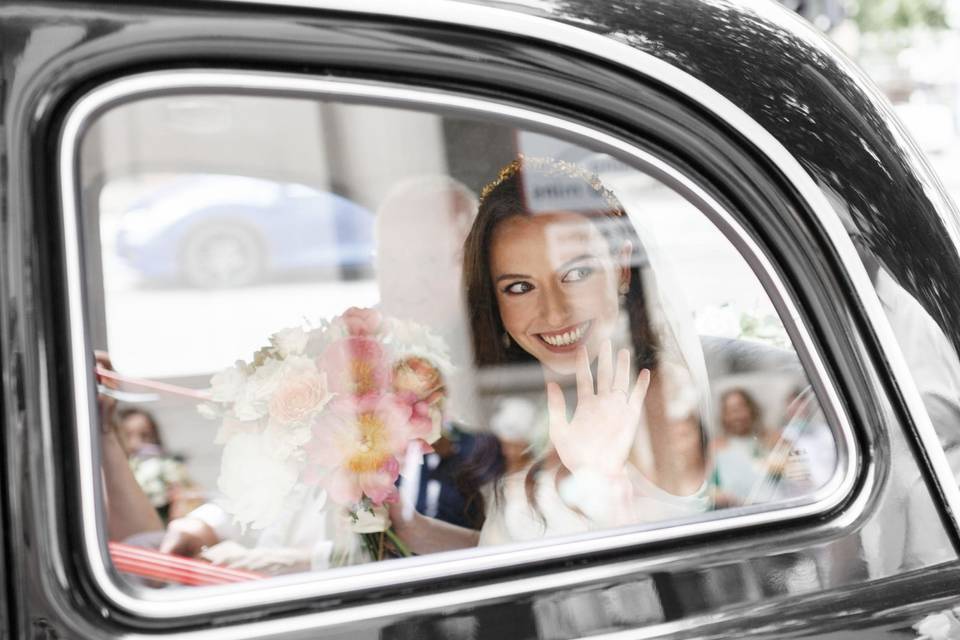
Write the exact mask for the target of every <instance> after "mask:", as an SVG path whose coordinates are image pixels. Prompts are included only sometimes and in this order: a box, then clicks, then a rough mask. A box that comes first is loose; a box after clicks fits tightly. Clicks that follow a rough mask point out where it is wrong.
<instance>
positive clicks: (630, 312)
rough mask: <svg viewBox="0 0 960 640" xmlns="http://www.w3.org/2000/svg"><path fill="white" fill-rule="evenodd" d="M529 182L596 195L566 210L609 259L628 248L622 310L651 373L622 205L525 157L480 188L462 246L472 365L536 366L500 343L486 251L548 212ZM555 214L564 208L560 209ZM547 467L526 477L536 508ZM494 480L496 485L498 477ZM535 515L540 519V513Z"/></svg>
mask: <svg viewBox="0 0 960 640" xmlns="http://www.w3.org/2000/svg"><path fill="white" fill-rule="evenodd" d="M531 178H533V179H534V180H538V179H539V180H543V179H547V180H548V181H549V182H550V185H551V187H552V188H554V189H555V190H556V191H557V192H575V193H577V192H579V193H583V192H584V191H586V192H587V193H588V194H589V195H592V196H597V197H593V198H587V199H586V200H583V199H578V201H579V202H583V201H585V202H586V203H588V205H591V206H587V207H575V208H571V209H570V210H572V211H573V212H574V213H578V214H580V215H583V216H584V217H586V218H587V219H588V220H590V221H591V222H592V223H593V224H594V225H596V227H597V229H598V230H599V231H600V233H601V235H603V237H604V239H605V240H606V242H607V244H608V246H609V248H610V253H611V255H616V254H617V253H618V252H619V251H620V250H621V249H622V248H623V246H624V245H625V244H626V243H627V242H630V244H631V245H632V247H633V256H634V259H633V260H632V261H631V262H632V264H631V265H630V282H629V288H628V290H627V292H626V294H625V295H624V308H625V311H626V313H627V317H628V319H629V325H630V335H631V338H632V340H631V342H632V343H633V352H634V353H633V355H634V358H635V360H634V362H635V363H636V367H637V369H638V370H639V369H650V370H651V372H653V371H654V370H655V367H656V364H657V360H658V352H659V345H658V342H657V340H656V337H655V333H654V331H653V328H652V326H651V324H650V318H649V315H648V313H647V305H646V300H645V297H644V289H643V280H642V279H641V277H640V269H639V268H638V266H637V264H638V263H641V262H643V261H644V256H645V252H644V250H643V245H642V244H641V242H640V238H639V237H638V236H637V232H636V229H634V227H633V225H632V224H631V222H630V220H629V219H628V218H627V216H626V212H625V211H624V209H623V206H622V205H621V204H620V202H619V201H618V200H617V199H616V197H615V196H613V194H612V193H610V192H609V191H608V190H606V188H604V187H603V186H602V184H600V182H599V179H597V178H596V176H590V174H588V173H587V172H586V171H585V170H583V169H582V168H579V167H576V165H571V164H569V163H565V162H560V161H553V160H547V159H537V162H529V161H527V159H524V158H520V159H518V160H516V161H514V162H512V163H511V164H509V165H507V166H506V167H504V169H503V170H502V171H501V172H500V175H499V176H498V178H497V179H496V180H495V181H494V182H492V183H490V185H488V186H487V188H485V189H484V191H483V194H482V197H481V201H480V206H479V210H478V212H477V217H476V218H475V219H474V221H473V226H472V227H471V229H470V233H469V234H468V235H467V239H466V241H465V242H464V251H463V284H464V289H465V290H466V302H467V310H468V314H469V317H470V328H471V336H472V346H473V353H474V360H475V363H476V366H477V367H478V368H480V367H488V366H496V365H503V364H510V363H519V362H533V361H535V359H534V357H533V356H531V355H530V354H529V353H527V352H526V351H524V350H523V349H522V348H521V347H520V346H518V345H517V344H516V343H514V342H513V341H510V342H509V346H507V345H505V344H504V340H503V335H504V333H505V329H504V326H503V321H502V320H501V318H500V311H499V308H498V304H497V296H496V291H495V288H494V284H493V277H492V274H491V272H490V246H491V243H492V241H493V234H494V231H495V230H496V228H497V226H498V225H499V224H500V223H502V222H504V221H505V220H508V219H510V218H513V217H516V216H532V215H536V214H538V213H545V212H546V211H541V210H539V209H535V208H534V207H531V206H530V202H529V201H528V198H527V197H526V193H525V184H524V181H525V180H527V181H530V179H531ZM526 186H529V185H526ZM558 210H564V211H565V210H567V209H565V208H563V207H558ZM638 257H639V258H638ZM545 462H546V461H545V460H541V461H538V462H536V463H534V465H533V466H532V467H531V468H530V471H529V473H528V474H527V477H526V483H525V484H526V494H527V499H528V501H529V502H530V504H531V505H532V506H533V507H534V508H535V509H536V499H535V482H534V480H535V476H536V474H537V473H538V472H539V471H540V470H541V469H542V468H543V466H544V464H545ZM501 473H502V472H501ZM477 479H478V480H480V478H477ZM486 479H488V478H486ZM496 480H499V477H497V478H496ZM495 489H496V490H495V492H494V496H499V495H500V490H499V487H495ZM537 513H538V515H539V511H538V512H537ZM541 520H542V516H541Z"/></svg>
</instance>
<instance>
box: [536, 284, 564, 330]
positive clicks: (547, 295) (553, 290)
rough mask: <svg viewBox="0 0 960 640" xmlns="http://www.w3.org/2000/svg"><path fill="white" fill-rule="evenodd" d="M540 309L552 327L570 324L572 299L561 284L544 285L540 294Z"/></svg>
mask: <svg viewBox="0 0 960 640" xmlns="http://www.w3.org/2000/svg"><path fill="white" fill-rule="evenodd" d="M540 310H541V312H542V314H543V318H544V320H546V321H547V324H548V325H549V326H551V327H554V328H557V329H559V328H561V327H565V326H566V325H567V324H569V322H568V320H569V318H570V301H569V300H568V299H567V295H566V294H565V293H564V292H563V290H562V289H561V288H560V287H559V286H556V285H552V286H547V287H544V289H543V295H541V296H540Z"/></svg>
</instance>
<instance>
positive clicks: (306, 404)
mask: <svg viewBox="0 0 960 640" xmlns="http://www.w3.org/2000/svg"><path fill="white" fill-rule="evenodd" d="M329 399H330V393H329V392H328V391H327V377H326V375H325V374H322V373H317V372H316V371H302V372H298V373H295V374H293V375H290V376H288V377H287V378H285V379H283V380H282V381H281V382H280V385H279V386H278V387H277V390H276V391H274V393H273V396H272V397H271V398H270V422H271V423H272V424H276V425H288V424H303V423H304V422H305V421H307V420H308V419H309V418H311V417H312V416H313V415H314V414H315V413H317V412H318V411H320V410H322V409H323V407H324V405H326V403H327V401H328V400H329Z"/></svg>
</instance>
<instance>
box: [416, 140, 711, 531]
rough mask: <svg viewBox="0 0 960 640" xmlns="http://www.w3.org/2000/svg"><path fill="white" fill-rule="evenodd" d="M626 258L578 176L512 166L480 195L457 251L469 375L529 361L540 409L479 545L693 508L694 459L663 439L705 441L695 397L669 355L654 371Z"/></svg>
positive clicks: (647, 323) (647, 328)
mask: <svg viewBox="0 0 960 640" xmlns="http://www.w3.org/2000/svg"><path fill="white" fill-rule="evenodd" d="M635 252H636V254H635ZM635 255H637V256H640V255H643V251H642V247H641V244H640V239H639V237H638V236H637V234H636V231H635V229H634V227H633V226H632V224H631V223H630V222H629V220H628V219H627V216H626V212H625V211H624V209H623V206H622V205H621V204H620V203H619V201H618V200H617V199H616V197H615V196H614V195H613V193H612V192H610V191H609V190H608V189H606V188H605V187H604V186H603V185H602V184H601V182H600V181H599V179H598V178H597V177H596V176H594V175H592V174H591V173H590V172H588V171H586V170H585V169H583V168H582V167H579V166H577V165H575V164H572V163H568V162H562V161H559V160H554V159H550V158H523V157H521V158H519V159H517V160H515V161H513V162H511V163H510V164H509V165H507V166H506V167H504V168H503V170H502V171H501V172H500V174H499V176H498V177H497V179H496V180H495V181H493V182H491V183H490V185H488V187H486V188H485V189H484V191H483V193H482V195H481V201H480V207H479V211H478V214H477V218H476V220H475V222H474V225H473V228H472V229H471V231H470V234H469V235H468V237H467V240H466V243H465V251H464V265H465V268H464V280H465V287H466V297H467V304H468V307H469V311H470V322H471V328H472V336H473V347H474V352H475V356H476V363H477V366H478V367H491V366H498V365H499V366H503V365H511V364H521V363H524V362H530V363H539V365H540V366H541V369H542V373H543V379H544V380H545V381H546V383H547V385H546V395H547V401H548V407H549V410H548V420H547V422H548V425H547V433H546V434H541V436H540V439H541V440H542V439H543V435H546V436H547V438H546V441H543V442H542V443H541V445H540V446H539V450H538V451H536V452H535V454H534V456H533V460H532V461H531V463H530V464H529V465H528V466H527V467H525V468H524V469H522V470H520V471H518V472H515V473H513V474H511V475H510V476H509V477H507V478H501V479H497V480H495V483H494V487H496V488H497V491H495V492H493V494H491V495H494V496H495V499H493V500H492V501H488V505H487V506H488V512H487V520H486V522H485V523H484V527H483V529H482V530H481V532H480V538H479V543H480V544H494V543H504V542H510V541H517V540H524V539H535V538H537V537H539V536H542V535H556V534H561V533H576V532H583V531H589V530H592V529H596V528H599V527H606V526H616V525H626V524H636V523H639V522H652V521H656V520H662V519H667V518H670V517H680V516H683V515H691V514H695V513H698V512H702V511H704V510H706V508H707V505H708V499H707V495H706V494H707V491H706V486H705V484H704V475H705V474H704V461H705V455H704V452H703V451H702V449H699V447H696V446H695V447H688V448H686V449H685V450H677V449H676V444H677V442H679V441H678V440H676V439H673V438H671V437H670V434H671V432H674V433H675V432H677V431H678V430H680V429H681V427H680V426H679V425H681V424H682V423H690V425H691V426H692V428H693V429H694V430H697V431H700V432H701V433H702V434H703V433H704V430H703V423H702V419H703V417H705V416H706V413H705V412H703V411H702V410H701V407H702V406H705V402H704V401H705V399H706V396H707V389H706V387H701V388H697V387H696V384H695V383H694V376H692V375H691V374H690V371H689V369H688V367H687V364H686V362H685V358H682V357H681V358H674V357H671V356H672V355H673V353H675V352H676V351H677V350H674V349H669V348H668V349H667V353H668V357H667V358H666V361H665V362H664V363H661V362H660V353H661V348H660V345H661V344H662V343H664V342H670V340H671V338H670V337H669V335H665V336H664V337H663V338H661V337H659V336H658V335H657V334H656V332H655V331H654V329H653V327H652V324H651V319H650V314H649V313H648V306H649V305H648V298H649V300H650V302H651V303H654V301H655V299H656V296H648V295H646V294H645V290H644V281H643V278H642V277H641V274H640V269H639V267H638V264H637V262H638V261H636V260H635V259H634V256H635ZM614 348H615V349H616V352H617V357H616V365H614V364H613V357H612V351H613V350H614ZM699 357H700V363H701V365H702V355H700V356H699ZM631 363H635V364H634V365H633V366H631ZM592 368H593V369H594V370H595V371H596V386H594V380H593V371H592V370H591V369H592ZM564 388H567V389H568V394H569V395H571V396H572V395H573V394H574V392H575V396H576V401H575V405H574V406H575V410H574V412H573V415H572V417H571V418H570V419H569V420H568V416H567V412H566V404H567V403H566V400H565V399H564ZM684 403H685V405H684ZM699 440H700V446H702V444H703V443H704V442H705V438H704V437H703V436H701V438H700V439H699ZM598 489H599V491H598ZM588 496H589V499H588V498H587V497H588ZM421 528H422V527H421Z"/></svg>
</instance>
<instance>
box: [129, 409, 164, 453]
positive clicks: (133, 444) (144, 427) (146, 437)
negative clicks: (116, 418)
mask: <svg viewBox="0 0 960 640" xmlns="http://www.w3.org/2000/svg"><path fill="white" fill-rule="evenodd" d="M120 429H121V433H122V436H123V442H124V445H126V450H127V453H128V454H133V453H136V452H138V451H140V450H141V449H142V448H143V447H144V446H145V445H148V444H157V434H156V432H154V429H153V425H152V424H151V423H150V419H149V418H148V417H147V416H145V415H143V414H142V413H131V414H130V415H129V416H127V417H126V418H125V419H124V420H123V422H121V423H120Z"/></svg>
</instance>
